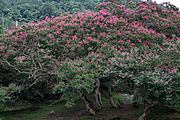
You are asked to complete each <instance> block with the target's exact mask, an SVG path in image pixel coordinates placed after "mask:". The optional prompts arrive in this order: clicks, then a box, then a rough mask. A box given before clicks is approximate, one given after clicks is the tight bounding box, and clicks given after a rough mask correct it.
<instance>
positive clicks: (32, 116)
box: [0, 103, 65, 120]
mask: <svg viewBox="0 0 180 120" xmlns="http://www.w3.org/2000/svg"><path fill="white" fill-rule="evenodd" d="M36 107H38V108H35V109H34V108H30V109H27V110H23V111H16V112H15V111H13V112H1V114H0V120H42V119H43V118H47V117H48V115H49V113H50V112H51V111H52V110H54V111H57V112H62V111H64V109H65V106H64V103H58V104H37V105H36Z"/></svg>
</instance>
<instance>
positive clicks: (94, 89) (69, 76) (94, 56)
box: [54, 44, 117, 114]
mask: <svg viewBox="0 0 180 120" xmlns="http://www.w3.org/2000/svg"><path fill="white" fill-rule="evenodd" d="M105 51H106V52H105ZM115 51H116V50H115V49H112V48H111V46H109V45H106V44H105V45H104V46H103V47H102V48H101V49H98V52H91V53H89V54H88V55H87V56H86V57H83V58H77V59H74V60H71V59H66V60H65V61H64V62H62V63H61V65H60V66H59V68H58V69H57V72H56V73H57V76H58V78H59V79H58V80H59V82H58V84H57V85H56V86H55V88H54V92H60V93H63V96H62V98H63V99H65V100H66V101H67V104H66V105H67V106H69V105H70V106H71V105H73V104H74V103H75V102H76V100H77V99H78V98H81V99H82V101H83V102H84V103H85V105H86V109H87V111H88V112H89V113H90V114H95V110H94V109H98V110H101V109H102V105H103V103H102V99H101V92H100V85H101V81H100V79H101V78H103V77H104V71H105V70H107V69H108V67H109V60H110V59H111V58H112V57H113V56H115V54H114V53H116V52H115ZM103 52H105V53H106V54H102V53H103ZM104 82H108V81H104ZM108 87H109V92H110V93H109V100H110V103H111V105H112V106H113V107H117V105H116V104H115V103H114V101H113V98H112V93H111V90H110V89H111V87H112V84H108ZM88 95H94V96H95V103H96V104H93V101H94V100H90V99H89V98H88Z"/></svg>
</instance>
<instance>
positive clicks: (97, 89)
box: [95, 79, 102, 110]
mask: <svg viewBox="0 0 180 120" xmlns="http://www.w3.org/2000/svg"><path fill="white" fill-rule="evenodd" d="M99 90H100V81H99V79H96V87H95V98H96V104H97V106H98V109H99V110H102V100H101V93H100V91H99Z"/></svg>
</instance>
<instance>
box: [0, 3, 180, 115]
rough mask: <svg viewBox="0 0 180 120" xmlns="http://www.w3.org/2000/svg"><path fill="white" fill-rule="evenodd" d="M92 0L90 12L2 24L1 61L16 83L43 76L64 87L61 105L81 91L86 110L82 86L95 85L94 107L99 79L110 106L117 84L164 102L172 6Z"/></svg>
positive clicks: (170, 75) (175, 49)
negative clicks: (94, 9) (15, 24)
mask: <svg viewBox="0 0 180 120" xmlns="http://www.w3.org/2000/svg"><path fill="white" fill-rule="evenodd" d="M97 7H98V9H99V11H97V12H90V11H88V12H83V13H75V14H65V15H63V16H60V17H55V18H49V17H46V19H45V20H42V21H40V22H34V21H32V22H31V23H28V24H26V25H23V26H20V27H19V28H14V29H10V30H8V31H7V32H6V33H5V34H4V38H3V39H2V40H1V41H2V43H1V44H0V48H1V49H0V52H1V53H2V54H1V58H2V61H1V64H3V65H5V66H6V67H8V68H11V69H12V70H13V71H14V72H15V73H16V75H17V74H20V75H21V77H22V78H21V79H20V80H18V81H17V85H20V86H24V89H23V90H22V91H25V90H26V91H28V90H29V89H31V88H32V87H34V86H36V85H39V84H40V83H42V82H43V83H44V82H45V83H47V84H46V87H47V88H48V89H51V90H52V88H54V91H55V92H57V93H63V97H62V98H64V99H65V100H67V103H68V104H67V105H72V104H74V102H75V101H76V99H78V98H81V99H82V100H83V101H84V103H85V104H86V108H87V110H88V111H89V112H90V113H91V114H95V110H93V105H91V102H90V101H91V100H90V99H88V97H87V94H90V95H92V94H94V93H95V98H96V105H97V106H96V107H97V108H99V109H101V106H102V101H101V93H100V85H102V84H101V83H102V82H105V83H106V84H107V86H108V87H109V95H110V103H111V104H112V105H113V106H114V107H117V105H115V104H114V102H113V99H112V95H111V88H112V87H114V86H121V85H122V84H123V85H125V86H126V87H127V88H128V90H129V91H131V90H132V91H135V94H139V96H141V97H142V99H143V100H147V101H152V104H153V103H154V101H158V102H161V101H162V99H163V103H166V102H167V101H168V100H167V99H166V94H164V93H168V91H167V90H168V89H171V90H173V89H174V88H173V87H172V86H174V83H177V82H174V81H175V80H176V74H177V73H178V70H179V68H178V67H177V65H178V62H177V59H178V58H176V57H175V56H178V55H179V46H178V41H179V37H180V36H179V33H180V29H178V28H179V19H180V13H179V11H176V10H174V9H171V7H170V8H166V7H163V6H162V5H158V4H156V3H153V2H138V3H129V4H128V5H126V6H124V5H120V4H118V3H116V2H102V3H100V4H99V5H98V6H97ZM171 53H174V54H172V56H169V54H171ZM167 60H168V61H167ZM168 62H169V63H168ZM172 63H175V64H172ZM105 78H108V80H107V79H105ZM23 80H25V81H26V82H23ZM101 80H102V81H101ZM167 83H168V84H167ZM171 90H170V91H171ZM144 92H145V93H146V94H145V96H144V95H143V94H144ZM156 92H157V95H156V94H154V93H156ZM131 93H132V92H131ZM153 95H154V96H153ZM148 103H149V102H148ZM149 104H151V102H150V103H149Z"/></svg>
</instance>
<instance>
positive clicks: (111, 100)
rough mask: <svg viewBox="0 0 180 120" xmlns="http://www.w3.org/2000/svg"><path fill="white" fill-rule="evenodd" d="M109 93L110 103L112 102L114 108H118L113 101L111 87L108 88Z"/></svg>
mask: <svg viewBox="0 0 180 120" xmlns="http://www.w3.org/2000/svg"><path fill="white" fill-rule="evenodd" d="M108 92H109V102H110V104H111V106H112V107H114V108H118V106H117V105H116V104H115V102H114V100H113V97H112V92H111V87H110V86H108Z"/></svg>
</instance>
